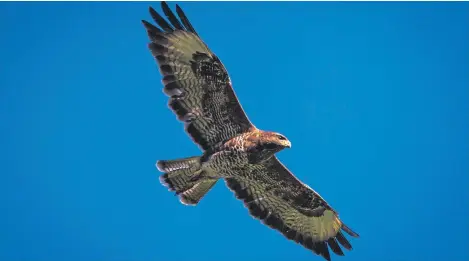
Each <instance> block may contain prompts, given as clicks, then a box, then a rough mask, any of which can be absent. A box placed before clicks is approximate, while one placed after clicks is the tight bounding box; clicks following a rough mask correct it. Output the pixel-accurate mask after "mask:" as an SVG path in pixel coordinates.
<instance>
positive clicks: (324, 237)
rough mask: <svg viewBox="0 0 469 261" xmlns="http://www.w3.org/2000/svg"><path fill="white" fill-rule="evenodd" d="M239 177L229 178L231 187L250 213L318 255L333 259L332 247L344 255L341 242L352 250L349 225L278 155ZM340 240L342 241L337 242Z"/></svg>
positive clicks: (240, 171) (242, 170)
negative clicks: (282, 162) (285, 165)
mask: <svg viewBox="0 0 469 261" xmlns="http://www.w3.org/2000/svg"><path fill="white" fill-rule="evenodd" d="M238 173H239V174H238V175H236V177H229V178H226V183H227V185H228V187H229V188H230V189H231V190H233V191H234V192H235V194H236V197H237V198H238V199H240V200H242V201H243V202H244V204H245V206H246V207H247V208H248V210H249V213H250V214H251V215H252V216H253V217H255V218H257V219H259V220H261V221H262V223H264V224H266V225H268V226H270V227H271V228H273V229H275V230H278V231H279V232H281V233H282V234H283V235H284V236H285V237H287V238H288V239H290V240H293V241H295V242H297V243H299V244H301V245H303V246H304V247H306V248H308V249H310V250H312V251H313V252H315V253H316V254H318V255H321V256H323V257H324V258H325V259H326V260H330V254H329V249H328V246H329V247H330V248H331V250H332V251H333V252H334V253H336V254H338V255H343V251H342V249H340V246H339V244H338V243H340V245H342V246H343V247H344V248H345V249H348V250H351V245H350V243H349V241H348V240H347V239H346V238H345V237H344V236H343V235H342V233H341V231H340V230H341V229H342V230H343V231H345V232H347V233H348V234H350V235H351V236H353V237H357V236H358V235H357V234H356V233H354V232H353V231H352V230H350V229H349V228H348V227H347V226H345V225H344V224H343V223H342V222H341V221H340V220H339V218H338V214H337V212H336V211H334V210H333V209H332V208H331V207H330V206H329V205H328V204H327V203H326V202H325V201H324V200H323V199H322V198H321V197H320V196H319V194H317V193H316V192H314V191H313V190H311V189H310V188H309V187H307V186H305V185H304V184H303V183H301V182H300V181H299V180H297V179H296V178H295V177H294V176H293V175H292V174H291V173H290V172H289V171H288V169H286V168H285V167H284V166H283V165H282V164H281V163H280V162H279V161H278V159H277V158H276V157H272V158H271V159H270V160H268V161H266V162H263V163H262V164H257V165H254V164H252V165H248V166H246V168H244V169H238ZM337 242H338V243H337Z"/></svg>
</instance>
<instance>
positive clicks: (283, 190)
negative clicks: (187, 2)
mask: <svg viewBox="0 0 469 261" xmlns="http://www.w3.org/2000/svg"><path fill="white" fill-rule="evenodd" d="M162 10H163V13H164V14H165V16H166V18H167V20H168V21H169V22H168V21H166V20H165V19H164V18H163V17H162V16H160V15H159V14H158V13H157V12H156V11H155V10H154V9H153V8H151V7H150V15H151V16H152V18H153V20H154V21H155V22H156V23H157V24H158V26H159V28H158V27H156V26H154V25H152V24H150V23H149V22H147V21H142V22H143V25H144V26H145V28H146V30H147V33H148V36H149V39H150V41H151V42H150V44H149V49H150V50H151V53H152V55H153V56H154V58H155V59H156V62H157V64H158V67H159V69H160V72H161V74H162V75H163V80H162V82H163V85H164V88H163V91H164V93H165V94H166V95H167V96H168V97H169V103H168V106H169V107H170V108H171V109H172V111H173V112H174V113H175V114H176V116H177V118H178V119H179V120H180V121H182V122H183V123H184V126H185V130H186V132H187V133H188V134H189V136H190V137H191V138H192V140H193V141H194V142H195V143H196V144H198V145H199V147H200V148H201V149H202V151H203V154H202V156H197V157H190V158H185V159H178V160H160V161H158V162H157V168H158V169H159V170H160V171H161V172H163V173H164V174H162V175H161V177H160V180H161V182H162V184H164V185H166V186H167V187H168V188H169V190H170V191H174V192H175V193H176V194H177V195H178V196H179V199H180V201H181V202H182V203H184V204H187V205H196V204H197V203H198V202H199V201H200V200H201V199H202V197H203V196H204V195H205V194H206V193H207V192H208V191H209V190H210V189H211V188H212V187H213V186H214V185H215V183H216V182H217V181H218V180H219V179H224V180H225V182H226V184H227V186H228V187H229V188H230V189H231V190H232V191H233V192H234V193H235V195H236V198H238V199H240V200H242V201H243V202H244V205H245V206H246V207H247V208H248V209H249V213H250V214H251V215H252V216H253V217H255V218H257V219H259V220H261V221H262V223H264V224H266V225H267V226H269V227H271V228H273V229H275V230H277V231H279V232H280V233H282V234H283V235H284V236H285V237H286V238H288V239H290V240H293V241H295V242H297V243H299V244H301V245H303V246H304V247H305V248H307V249H310V250H311V251H313V252H314V253H316V254H318V255H321V256H322V257H324V258H325V259H326V260H330V259H331V258H330V253H329V248H330V249H331V250H332V251H333V252H334V253H335V254H337V255H344V253H343V251H342V249H341V246H342V247H343V248H345V249H347V250H351V249H352V246H351V244H350V242H349V241H348V240H347V238H346V237H345V236H344V235H343V233H342V232H345V233H347V234H348V235H350V236H352V237H358V234H356V233H355V232H353V231H352V230H351V229H350V228H348V227H347V226H346V225H345V224H344V223H343V222H342V221H341V220H340V219H339V216H338V213H337V212H336V211H335V210H334V209H332V208H331V207H330V206H329V204H327V202H326V201H325V200H324V199H323V198H322V197H321V196H319V194H317V193H316V192H315V191H314V190H312V189H311V188H310V187H308V186H307V185H306V184H304V183H302V182H301V181H299V180H298V179H297V178H296V177H295V176H294V175H293V174H292V173H291V172H290V171H289V170H288V169H287V168H286V167H285V166H284V165H283V164H282V163H281V162H280V161H279V160H278V159H277V157H276V156H275V153H277V152H279V151H281V150H282V149H284V148H290V147H291V143H290V141H288V139H287V138H286V137H285V136H283V135H281V134H279V133H276V132H270V131H262V130H259V129H257V128H256V127H255V126H254V125H253V124H252V123H251V122H250V121H249V119H248V117H247V116H246V114H245V112H244V111H243V109H242V107H241V105H240V103H239V102H238V99H237V97H236V94H235V92H234V90H233V88H232V86H231V81H230V78H229V76H228V73H227V71H226V69H225V67H224V66H223V64H222V63H221V61H220V59H218V57H217V56H216V55H215V54H214V53H212V52H211V51H210V49H209V48H208V47H207V45H206V44H205V43H204V42H203V41H202V40H201V39H200V37H199V36H198V34H197V32H196V31H195V30H194V27H193V26H192V24H191V23H190V22H189V20H188V18H187V17H186V15H185V14H184V12H183V11H182V9H181V8H180V7H179V6H177V5H176V13H177V15H178V16H179V19H178V18H177V17H176V15H175V14H174V13H173V12H172V11H171V10H170V8H169V7H168V5H167V4H166V3H165V2H162Z"/></svg>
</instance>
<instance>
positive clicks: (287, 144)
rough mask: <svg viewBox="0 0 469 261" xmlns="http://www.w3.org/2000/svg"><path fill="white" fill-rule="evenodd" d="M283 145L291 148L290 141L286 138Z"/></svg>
mask: <svg viewBox="0 0 469 261" xmlns="http://www.w3.org/2000/svg"><path fill="white" fill-rule="evenodd" d="M285 147H287V148H289V149H290V148H291V142H290V141H289V140H287V141H286V142H285Z"/></svg>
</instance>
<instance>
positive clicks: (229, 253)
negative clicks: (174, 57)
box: [0, 2, 469, 261]
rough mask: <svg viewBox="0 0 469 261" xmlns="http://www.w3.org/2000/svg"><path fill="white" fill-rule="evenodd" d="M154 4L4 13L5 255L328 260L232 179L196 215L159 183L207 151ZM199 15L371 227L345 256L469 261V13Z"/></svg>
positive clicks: (380, 9) (237, 80)
mask: <svg viewBox="0 0 469 261" xmlns="http://www.w3.org/2000/svg"><path fill="white" fill-rule="evenodd" d="M149 4H150V3H77V2H75V3H19V2H17V3H13V2H10V3H6V2H3V3H1V4H0V29H1V30H0V31H1V32H2V37H1V39H2V41H0V56H1V57H2V58H1V62H0V66H1V67H0V69H1V72H2V73H1V76H0V86H1V88H0V99H1V101H0V117H1V124H0V139H1V146H0V148H1V149H0V159H1V164H0V166H1V167H0V168H1V169H0V172H1V173H2V176H1V177H2V178H1V180H0V207H1V211H2V215H1V216H0V231H1V232H0V235H1V236H0V260H4V261H16V260H26V261H43V260H44V261H55V260H68V261H74V260H80V261H81V260H106V261H113V260H116V261H117V260H132V261H139V260H142V261H143V260H145V261H148V260H158V261H184V260H191V261H194V260H195V261H198V260H200V261H202V260H207V261H211V260H225V261H230V260H272V261H283V260H298V261H301V260H322V259H321V258H320V257H317V256H314V255H313V254H311V253H310V252H308V251H307V250H305V249H303V248H302V247H301V246H299V245H296V244H294V243H293V242H291V241H287V240H285V239H284V238H283V237H282V236H281V235H280V234H278V233H277V232H276V231H273V230H271V229H268V228H267V227H265V226H263V225H261V223H260V222H258V221H256V220H254V219H252V218H251V217H250V216H249V215H248V212H247V210H246V209H244V207H243V205H242V203H241V202H239V201H237V200H236V199H235V198H234V196H233V195H232V193H231V192H230V191H229V190H228V189H226V187H225V186H224V184H222V183H219V184H218V185H217V186H216V187H215V188H214V190H213V191H211V192H210V193H209V194H208V195H207V197H206V198H204V199H203V201H202V202H201V203H200V205H199V206H197V207H195V208H194V207H186V206H183V205H181V204H180V203H179V202H178V200H177V198H176V197H175V196H174V195H173V194H171V193H169V192H167V191H166V189H165V188H164V187H162V186H161V185H160V184H159V181H158V175H159V173H158V171H157V170H156V168H155V166H154V164H155V162H156V160H158V159H176V158H181V157H188V156H194V155H198V154H200V152H199V150H198V148H197V147H196V146H195V145H194V144H193V143H192V142H191V141H190V139H189V138H188V137H187V136H186V134H185V133H184V131H183V127H182V124H181V123H178V122H177V121H176V118H175V116H174V115H173V114H172V113H171V112H170V110H169V109H168V108H167V107H166V103H167V98H166V97H165V96H164V94H163V93H162V86H161V83H160V79H161V76H160V75H159V72H158V69H157V67H156V64H155V62H154V60H153V58H152V57H151V55H150V53H149V51H148V49H147V47H146V45H147V41H148V40H147V36H146V34H145V30H144V28H143V26H142V25H141V24H140V20H141V19H149V18H150V15H149V14H148V5H149ZM152 5H153V6H154V7H155V8H156V9H157V10H160V6H159V3H152ZM171 7H174V5H173V4H171ZM182 8H183V9H184V10H185V12H186V14H187V15H188V17H189V19H190V20H191V21H192V24H193V25H194V26H195V28H196V30H198V32H199V34H200V35H201V36H202V37H203V39H204V40H205V41H206V43H207V44H208V45H209V46H210V48H212V50H213V51H214V52H215V53H216V54H217V55H218V56H219V57H220V59H221V60H222V61H223V63H224V64H225V66H226V67H227V68H228V71H229V73H230V76H231V78H232V81H233V84H234V88H235V91H236V93H237V95H238V97H239V99H240V101H241V103H242V105H243V107H244V109H245V110H246V112H247V113H248V115H249V117H250V119H251V120H252V121H253V122H254V124H256V126H257V127H259V128H262V129H267V130H274V131H278V132H281V133H283V134H285V135H286V136H287V137H288V138H289V139H290V140H291V142H292V144H293V146H292V149H290V150H286V151H283V152H281V153H280V154H279V157H280V159H281V160H282V161H283V162H284V163H285V165H286V166H287V167H288V168H290V170H291V171H293V172H294V173H295V174H296V175H297V176H298V177H299V178H300V179H301V180H302V181H304V182H305V183H307V184H309V185H310V186H311V187H312V188H314V189H315V190H316V191H318V192H319V193H320V194H321V195H322V196H323V197H324V198H325V199H326V200H327V201H328V203H329V204H331V205H332V206H333V207H334V208H335V209H336V210H338V211H339V213H340V215H341V217H342V219H343V220H344V222H346V223H347V224H348V225H349V226H350V227H351V228H353V229H354V230H356V231H357V232H358V233H360V235H361V238H359V239H352V240H351V243H352V245H353V246H354V250H353V251H351V252H347V253H346V256H345V257H337V256H333V260H343V261H353V260H360V261H371V260H382V261H414V260H426V261H432V260H452V261H465V260H468V259H469V252H468V251H467V246H468V245H469V236H468V234H467V232H468V231H469V223H468V222H469V219H468V217H469V212H468V205H469V197H468V184H469V180H468V172H469V169H468V158H469V155H468V152H469V148H468V144H469V141H468V135H467V134H468V133H469V128H468V127H469V126H468V116H469V115H468V112H469V108H468V107H469V106H468V104H469V101H468V99H469V93H468V86H469V76H468V72H469V61H468V57H469V50H468V46H469V24H468V23H467V20H468V18H469V12H468V10H469V5H468V3H397V2H396V3H365V2H361V3H338V2H329V3H325V2H322V3H319V2H317V3H312V2H309V3H307V2H302V3H299V2H298V3H286V2H283V3H281V2H276V3H261V2H257V3H254V2H252V3H241V2H238V3H237V2H230V3H215V2H214V3H209V2H204V3H189V2H186V3H182Z"/></svg>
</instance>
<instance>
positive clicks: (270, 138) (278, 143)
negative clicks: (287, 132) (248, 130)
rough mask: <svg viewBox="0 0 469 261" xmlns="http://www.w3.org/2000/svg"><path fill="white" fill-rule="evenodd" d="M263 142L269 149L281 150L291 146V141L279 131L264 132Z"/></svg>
mask: <svg viewBox="0 0 469 261" xmlns="http://www.w3.org/2000/svg"><path fill="white" fill-rule="evenodd" d="M261 143H262V145H263V146H264V147H265V148H266V149H268V150H275V151H280V150H282V149H284V148H291V142H290V141H289V140H288V139H287V137H285V136H284V135H282V134H280V133H277V132H264V133H263V134H262V135H261Z"/></svg>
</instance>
